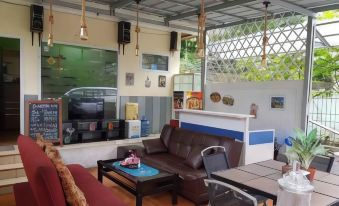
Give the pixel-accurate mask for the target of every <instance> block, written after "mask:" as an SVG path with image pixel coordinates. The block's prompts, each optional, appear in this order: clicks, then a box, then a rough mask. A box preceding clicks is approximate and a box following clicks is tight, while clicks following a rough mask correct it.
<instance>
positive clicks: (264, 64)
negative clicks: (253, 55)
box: [261, 1, 270, 67]
mask: <svg viewBox="0 0 339 206" xmlns="http://www.w3.org/2000/svg"><path fill="white" fill-rule="evenodd" d="M269 4H270V2H269V1H264V5H265V18H264V19H265V25H264V37H263V55H262V60H261V65H262V66H263V67H267V59H266V57H267V56H266V46H267V45H268V37H267V27H268V25H267V23H268V22H267V21H268V17H267V9H268V5H269Z"/></svg>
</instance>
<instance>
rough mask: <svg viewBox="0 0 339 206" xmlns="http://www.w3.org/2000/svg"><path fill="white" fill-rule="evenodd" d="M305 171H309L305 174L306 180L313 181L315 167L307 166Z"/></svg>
mask: <svg viewBox="0 0 339 206" xmlns="http://www.w3.org/2000/svg"><path fill="white" fill-rule="evenodd" d="M307 171H308V172H309V173H310V174H308V175H307V178H308V180H309V181H311V182H312V181H313V180H314V176H315V172H316V171H317V170H316V169H315V168H313V167H309V168H308V169H307Z"/></svg>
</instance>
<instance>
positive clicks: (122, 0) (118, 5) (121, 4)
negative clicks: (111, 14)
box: [109, 0, 135, 9]
mask: <svg viewBox="0 0 339 206" xmlns="http://www.w3.org/2000/svg"><path fill="white" fill-rule="evenodd" d="M134 2H135V0H120V1H118V2H115V3H113V4H112V3H111V4H109V5H110V6H111V9H119V8H122V7H125V6H127V5H130V4H132V3H134Z"/></svg>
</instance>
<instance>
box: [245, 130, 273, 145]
mask: <svg viewBox="0 0 339 206" xmlns="http://www.w3.org/2000/svg"><path fill="white" fill-rule="evenodd" d="M273 135H274V133H273V131H260V132H250V141H249V144H250V145H256V144H265V143H272V142H273V139H274V137H273Z"/></svg>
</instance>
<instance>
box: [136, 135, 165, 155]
mask: <svg viewBox="0 0 339 206" xmlns="http://www.w3.org/2000/svg"><path fill="white" fill-rule="evenodd" d="M142 143H143V144H144V147H145V151H146V154H156V153H163V152H167V148H166V147H165V145H164V143H163V142H162V140H161V139H160V138H156V139H148V140H143V141H142Z"/></svg>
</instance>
